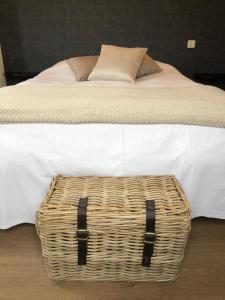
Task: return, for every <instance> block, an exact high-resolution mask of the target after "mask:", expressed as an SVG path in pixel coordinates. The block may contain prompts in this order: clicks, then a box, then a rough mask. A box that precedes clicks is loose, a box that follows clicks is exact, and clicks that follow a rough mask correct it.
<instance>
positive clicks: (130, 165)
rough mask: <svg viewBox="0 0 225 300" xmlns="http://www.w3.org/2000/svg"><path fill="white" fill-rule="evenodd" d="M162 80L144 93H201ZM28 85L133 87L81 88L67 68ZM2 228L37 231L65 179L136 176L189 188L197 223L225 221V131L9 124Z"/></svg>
mask: <svg viewBox="0 0 225 300" xmlns="http://www.w3.org/2000/svg"><path fill="white" fill-rule="evenodd" d="M159 65H160V67H161V68H162V69H163V71H162V72H161V73H157V74H154V75H150V76H145V77H143V78H141V79H138V80H137V82H136V83H135V85H136V86H137V87H140V88H141V87H143V86H145V87H149V88H151V87H167V88H168V87H176V86H177V87H178V86H193V85H197V84H196V83H194V82H193V81H191V80H190V79H188V78H186V77H185V76H183V75H182V74H181V73H179V72H178V71H177V70H176V69H175V68H174V67H172V66H170V65H167V64H163V63H160V62H159ZM22 84H23V85H24V84H25V85H66V84H72V85H75V84H78V85H96V84H98V85H110V86H115V87H116V86H123V85H130V84H129V83H123V82H78V81H76V80H75V78H74V74H73V72H72V70H71V69H70V67H69V65H68V64H67V62H66V61H63V62H60V63H58V64H56V65H55V66H53V67H51V68H49V69H47V70H45V71H44V72H42V73H40V74H39V75H38V76H36V77H35V78H33V79H31V80H28V81H26V82H23V83H22ZM0 149H1V150H0V191H1V199H0V228H1V229H5V228H9V227H11V226H14V225H16V224H20V223H34V220H35V213H36V210H37V209H38V207H39V205H40V203H41V201H42V199H43V197H44V195H45V193H46V192H47V189H48V185H49V183H50V182H51V179H52V177H53V176H55V175H57V174H64V175H73V176H80V175H83V176H85V175H86V176H92V175H93V176H95V175H99V176H107V175H109V176H132V175H135V176H137V175H149V174H152V175H163V174H173V175H175V176H176V177H177V178H178V180H179V181H180V182H181V184H182V186H183V187H184V190H185V192H186V194H187V197H188V199H189V201H190V204H191V208H192V217H193V218H195V217H198V216H205V217H214V218H223V219H225V155H224V153H225V129H224V128H216V127H207V126H193V125H173V124H170V125H167V124H164V125H161V124H155V125H153V124H152V125H150V124H149V125H148V124H147V125H144V124H135V125H134V124H5V125H1V126H0Z"/></svg>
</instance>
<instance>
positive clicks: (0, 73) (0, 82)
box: [0, 46, 5, 87]
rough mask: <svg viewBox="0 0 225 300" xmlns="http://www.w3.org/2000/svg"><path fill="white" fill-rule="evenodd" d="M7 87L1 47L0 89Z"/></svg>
mask: <svg viewBox="0 0 225 300" xmlns="http://www.w3.org/2000/svg"><path fill="white" fill-rule="evenodd" d="M2 86H5V76H4V65H3V60H2V51H1V46H0V87H2Z"/></svg>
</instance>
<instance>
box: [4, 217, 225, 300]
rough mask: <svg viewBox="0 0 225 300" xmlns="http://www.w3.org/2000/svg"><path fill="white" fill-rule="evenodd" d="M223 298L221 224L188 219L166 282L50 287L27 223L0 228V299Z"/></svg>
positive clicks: (224, 238) (224, 237) (224, 229)
mask: <svg viewBox="0 0 225 300" xmlns="http://www.w3.org/2000/svg"><path fill="white" fill-rule="evenodd" d="M22 299H23V300H36V299H40V300H48V299H54V300H58V299H60V300H70V299H75V300H84V299H85V300H89V299H91V300H103V299H104V300H128V299H129V300H133V299H135V300H142V299H154V300H158V299H160V300H164V299H165V300H170V299H171V300H189V299H190V300H195V299H196V300H203V299H204V300H208V299H210V300H224V299H225V220H215V219H206V218H198V219H195V220H193V223H192V232H191V236H190V240H189V243H188V246H187V249H186V255H185V258H184V261H183V265H182V269H181V271H180V276H179V278H178V279H177V280H176V282H172V283H171V282H170V283H115V282H103V283H94V282H93V283H87V282H82V283H80V282H67V283H63V282H61V283H55V282H52V281H51V280H49V279H48V277H47V275H46V273H45V269H44V266H43V264H42V258H41V249H40V242H39V240H38V238H37V235H36V232H35V228H34V226H33V225H27V224H26V225H19V226H16V227H14V228H12V229H9V230H0V300H22Z"/></svg>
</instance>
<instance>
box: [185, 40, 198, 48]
mask: <svg viewBox="0 0 225 300" xmlns="http://www.w3.org/2000/svg"><path fill="white" fill-rule="evenodd" d="M195 45H196V40H188V41H187V48H195Z"/></svg>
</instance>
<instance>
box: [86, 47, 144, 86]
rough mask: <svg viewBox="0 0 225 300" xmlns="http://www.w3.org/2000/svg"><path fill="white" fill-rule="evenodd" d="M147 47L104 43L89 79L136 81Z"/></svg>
mask: <svg viewBox="0 0 225 300" xmlns="http://www.w3.org/2000/svg"><path fill="white" fill-rule="evenodd" d="M146 52H147V48H125V47H117V46H111V45H102V48H101V53H100V56H99V59H98V61H97V64H96V66H95V67H94V69H93V70H92V72H91V74H90V75H89V77H88V80H112V81H115V80H118V81H128V82H134V81H135V78H136V75H137V72H138V70H139V68H140V65H141V62H142V60H143V58H144V56H145V53H146Z"/></svg>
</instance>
